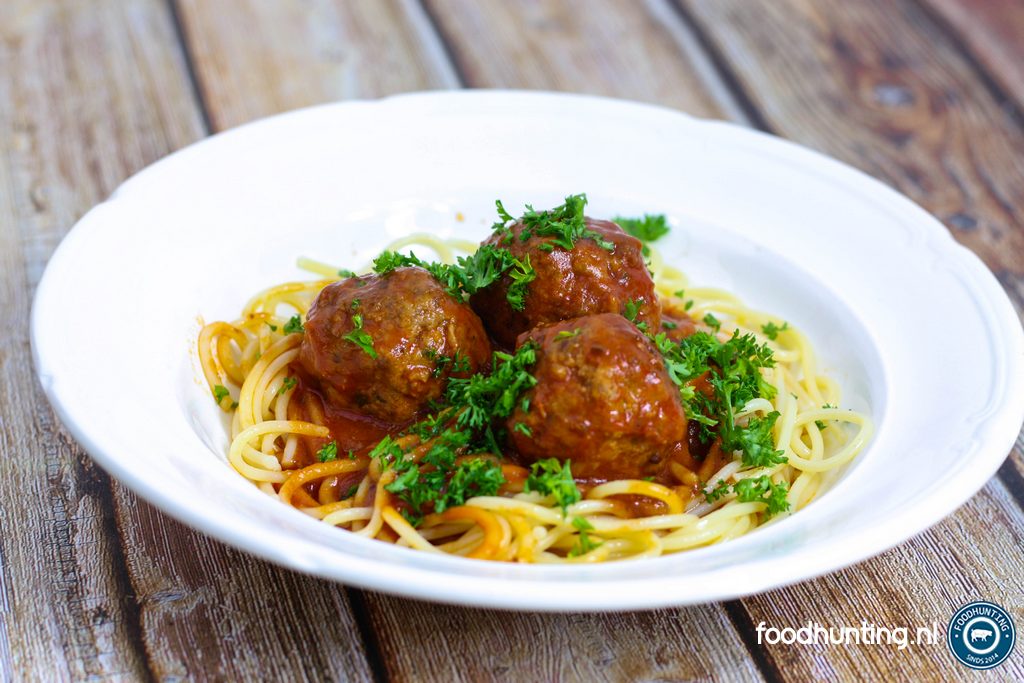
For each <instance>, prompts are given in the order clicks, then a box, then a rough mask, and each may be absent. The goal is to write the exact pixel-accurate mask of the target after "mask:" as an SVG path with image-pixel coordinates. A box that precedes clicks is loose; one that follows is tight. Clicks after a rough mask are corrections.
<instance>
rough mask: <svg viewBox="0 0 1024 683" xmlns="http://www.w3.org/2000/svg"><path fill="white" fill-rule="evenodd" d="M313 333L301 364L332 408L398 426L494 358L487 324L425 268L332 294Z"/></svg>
mask: <svg viewBox="0 0 1024 683" xmlns="http://www.w3.org/2000/svg"><path fill="white" fill-rule="evenodd" d="M360 324H361V328H360ZM305 327H306V334H305V337H304V339H303V340H302V346H301V349H300V351H299V360H300V362H301V363H302V366H303V368H304V369H305V370H306V371H307V372H308V373H309V374H310V375H312V376H313V377H315V378H317V379H318V380H319V381H320V384H321V387H322V389H323V391H324V395H325V398H326V399H327V400H328V402H329V403H330V404H332V405H334V406H336V407H339V408H343V409H347V410H353V411H356V412H359V413H363V414H365V415H370V416H373V417H375V418H378V419H380V420H384V421H386V422H391V423H396V424H397V423H402V422H406V421H408V420H411V419H412V418H414V417H416V415H417V414H418V413H420V412H421V411H423V410H424V409H425V408H427V405H428V403H429V402H430V401H432V400H436V399H438V398H440V397H441V393H442V392H443V391H444V386H445V381H446V380H447V378H448V376H449V375H456V376H468V375H469V374H472V373H474V372H476V371H478V370H479V369H480V368H481V367H483V366H485V365H486V364H487V363H488V361H489V360H490V356H491V345H490V342H489V341H488V340H487V335H486V334H485V332H484V328H483V325H482V324H481V322H480V319H479V318H477V317H476V314H475V313H473V311H472V310H471V309H470V308H469V306H467V305H466V304H464V303H462V302H460V301H457V300H455V299H454V298H452V296H451V295H449V294H448V293H447V292H446V291H445V290H444V288H443V287H442V286H441V284H440V283H438V281H437V280H435V279H434V277H433V276H432V275H430V273H428V272H427V271H425V270H423V269H422V268H398V269H396V270H394V271H392V272H390V273H388V274H386V275H363V276H360V277H353V278H349V279H347V280H342V281H340V282H335V283H333V284H330V285H328V286H327V287H324V289H323V291H321V292H320V294H319V296H317V298H316V301H314V302H313V306H312V308H310V309H309V315H308V317H307V320H306V324H305ZM442 358H447V359H454V362H453V361H445V360H440V359H442Z"/></svg>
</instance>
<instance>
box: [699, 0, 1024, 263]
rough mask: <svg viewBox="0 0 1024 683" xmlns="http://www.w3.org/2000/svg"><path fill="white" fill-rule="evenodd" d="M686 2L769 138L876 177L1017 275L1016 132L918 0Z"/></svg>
mask: <svg viewBox="0 0 1024 683" xmlns="http://www.w3.org/2000/svg"><path fill="white" fill-rule="evenodd" d="M683 6H684V7H686V8H687V11H688V12H689V13H691V14H692V15H693V17H694V19H695V20H696V21H697V22H698V25H699V26H700V28H701V29H702V30H703V31H705V32H706V34H707V35H708V36H709V37H710V38H711V40H712V41H713V44H714V45H715V46H717V49H718V50H720V51H721V54H722V55H723V57H724V58H725V59H726V60H728V62H729V64H730V65H731V67H732V69H733V70H734V72H735V75H736V78H737V79H738V81H739V82H740V84H741V85H742V86H743V88H744V89H745V90H746V92H747V93H748V95H749V97H750V99H751V101H752V103H753V105H754V106H755V107H756V108H757V109H758V110H759V111H760V112H761V114H762V116H763V118H764V120H765V122H766V123H767V125H768V126H769V127H770V128H771V129H772V130H773V131H774V132H777V133H779V134H781V135H784V136H785V137H788V138H791V139H793V140H796V141H798V142H801V143H803V144H806V145H808V146H810V147H814V148H816V149H819V150H822V151H824V152H826V153H828V154H831V155H833V156H836V157H838V158H840V159H843V160H844V161H847V162H849V163H851V164H853V165H855V166H857V167H859V168H861V169H863V170H864V171H866V172H868V173H870V174H871V175H874V176H876V177H878V178H881V179H883V180H885V181H887V182H888V183H890V184H892V185H893V186H895V187H896V188H897V189H899V190H900V191H901V192H904V193H905V194H907V195H908V196H910V197H911V198H912V199H914V200H915V201H917V202H918V203H920V204H921V205H923V206H924V207H925V208H927V209H928V210H929V211H931V212H932V213H934V214H935V215H936V216H938V217H939V218H940V219H941V220H943V221H944V222H945V223H946V224H947V225H948V226H949V227H950V229H951V231H952V233H953V236H954V237H956V239H957V240H959V241H960V242H961V243H963V244H964V245H966V246H967V247H969V248H970V249H971V250H973V251H974V252H975V253H977V254H978V255H979V256H980V257H981V258H982V259H983V260H984V261H985V263H987V264H988V265H989V267H990V268H992V269H993V270H994V271H995V272H996V273H997V274H998V275H1011V276H1013V277H1015V278H1019V277H1021V275H1022V273H1024V260H1022V259H1021V254H1024V220H1022V219H1021V217H1020V216H1019V215H1018V214H1017V212H1015V208H1014V207H1018V206H1021V205H1022V204H1024V183H1022V182H1021V178H1022V176H1024V136H1022V135H1021V131H1020V129H1019V128H1018V126H1017V125H1016V124H1015V122H1014V121H1013V120H1012V119H1011V118H1010V117H1009V116H1007V115H1006V114H1005V112H1003V111H1002V110H1001V109H1000V108H999V106H998V104H997V103H996V102H994V101H993V99H992V97H991V95H990V93H989V92H988V91H987V89H986V88H985V86H984V84H983V83H981V82H980V81H979V79H978V77H977V75H976V73H975V72H974V71H973V70H972V69H971V67H970V66H969V64H968V63H967V62H966V61H965V60H964V58H963V56H962V55H961V54H960V53H959V51H958V49H957V47H956V46H955V45H953V44H951V43H950V42H949V41H948V39H947V36H945V35H944V34H943V33H942V32H941V31H939V30H937V28H936V27H935V25H934V24H933V23H932V22H930V20H929V18H928V17H927V16H926V15H925V14H924V13H923V12H921V11H920V9H919V8H917V7H916V5H913V4H912V3H910V2H907V1H905V0H904V1H902V2H887V1H885V0H871V1H869V2H857V3H841V4H839V3H821V2H809V1H808V2H803V1H799V0H795V1H794V0H787V1H785V2H773V3H757V5H756V6H751V4H750V3H745V2H741V1H739V0H727V1H724V2H716V1H714V0H684V2H683ZM782 36H784V37H785V38H784V39H782V38H781V37H782Z"/></svg>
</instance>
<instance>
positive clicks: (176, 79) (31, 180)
mask: <svg viewBox="0 0 1024 683" xmlns="http://www.w3.org/2000/svg"><path fill="white" fill-rule="evenodd" d="M162 19H163V9H162V7H161V6H160V5H159V4H157V3H155V2H147V1H136V2H103V1H96V2H91V3H89V4H88V6H86V4H85V3H79V2H71V1H68V2H54V3H49V4H47V5H45V6H43V5H38V4H37V3H34V2H28V1H25V2H22V1H16V2H10V1H9V2H5V3H3V5H2V6H0V102H2V103H3V104H2V106H0V131H2V135H3V142H2V144H0V316H2V319H0V323H2V324H0V366H2V370H3V372H2V374H0V411H2V421H3V425H2V429H0V680H44V681H50V680H71V679H85V678H90V677H91V678H97V679H99V678H111V677H113V678H124V679H138V678H144V677H145V675H146V670H145V666H144V661H143V658H142V652H141V649H140V647H139V642H140V641H139V633H138V628H137V625H136V617H135V609H134V601H133V600H132V595H131V588H130V586H129V585H128V582H127V579H126V576H125V574H124V568H123V562H122V561H121V559H120V546H119V543H118V540H117V533H116V530H115V526H114V520H113V516H112V510H111V506H110V500H109V497H110V483H109V480H108V478H107V477H106V476H105V475H104V474H103V473H102V472H101V471H99V470H98V469H97V468H95V467H94V466H93V465H92V464H91V462H90V461H89V460H88V459H87V458H86V457H85V455H84V454H83V453H82V451H81V449H80V448H79V447H78V446H77V445H76V444H75V443H74V442H73V441H72V440H71V439H70V438H68V437H67V436H66V435H65V433H64V432H63V431H62V430H61V429H60V427H59V426H58V424H57V422H56V419H55V417H54V415H53V413H52V411H51V410H50V408H49V406H48V405H47V403H46V400H45V399H44V397H43V395H42V392H41V390H40V389H39V385H38V384H37V382H36V380H35V377H34V372H33V368H32V363H31V358H30V353H29V342H28V315H29V307H30V303H31V295H32V292H33V290H34V288H35V285H36V283H37V282H38V280H39V277H40V274H41V272H42V269H43V265H44V263H45V261H46V259H47V257H48V256H49V254H50V252H51V251H52V250H53V248H54V247H55V246H56V244H57V242H58V241H59V239H60V238H61V236H62V235H63V234H64V232H65V231H66V230H67V228H68V227H70V225H71V224H72V223H73V222H74V221H75V220H76V219H77V218H78V217H79V216H80V215H81V214H82V213H84V212H85V211H86V210H87V209H88V208H89V207H90V206H91V205H92V204H94V203H96V202H97V201H99V200H101V199H103V198H104V197H105V196H106V195H107V194H108V193H109V192H110V191H111V190H112V189H113V188H114V186H115V185H116V184H117V182H118V181H119V180H120V179H121V178H123V177H124V176H125V175H127V174H128V173H129V172H131V171H132V170H135V169H137V168H140V167H141V166H143V165H145V164H146V163H148V162H150V161H153V160H154V159H156V158H157V157H159V156H161V155H162V154H163V153H165V152H166V151H167V150H168V149H171V148H173V147H175V146H178V145H180V144H182V143H184V142H186V141H188V140H190V139H193V138H194V137H195V135H196V134H197V132H198V131H197V127H196V118H195V116H194V110H193V109H192V106H191V103H190V102H189V99H188V96H187V93H188V89H187V86H186V84H185V82H184V80H183V79H182V78H181V77H180V72H179V70H178V66H179V64H178V61H177V56H176V53H175V51H174V50H173V49H172V50H167V49H166V46H167V45H173V37H172V36H171V35H170V33H169V32H168V30H167V25H166V23H165V22H163V21H162Z"/></svg>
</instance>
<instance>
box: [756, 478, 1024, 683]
mask: <svg viewBox="0 0 1024 683" xmlns="http://www.w3.org/2000/svg"><path fill="white" fill-rule="evenodd" d="M1021 547H1024V518H1022V515H1021V514H1020V511H1019V508H1017V507H1016V505H1015V503H1014V501H1013V500H1012V498H1011V497H1010V496H1009V495H1008V494H1007V492H1006V489H1005V488H1004V487H1003V486H1001V485H1000V484H999V483H998V482H993V483H992V484H990V485H989V486H988V487H987V488H986V489H985V491H984V492H983V493H981V494H979V495H977V496H975V497H974V498H973V499H972V501H971V503H970V504H969V505H965V506H964V507H963V508H961V509H960V510H958V511H957V512H956V513H955V514H954V515H952V516H951V517H950V518H948V519H947V520H946V521H944V522H943V523H942V524H940V525H938V526H937V527H935V528H933V529H932V530H931V531H929V532H927V533H925V534H922V535H920V536H918V537H917V538H915V539H914V540H913V541H911V542H909V543H904V544H902V545H900V546H897V547H896V548H894V549H893V550H891V551H889V552H887V553H885V554H883V555H881V556H879V557H877V558H875V559H873V560H869V561H867V562H863V563H861V564H858V565H855V566H854V567H852V568H849V569H845V570H843V571H841V572H836V573H834V574H830V575H828V576H826V577H824V578H821V579H818V580H816V581H811V582H805V583H801V584H798V585H796V586H793V587H791V588H787V589H785V590H780V591H772V592H769V593H766V594H764V595H759V596H755V597H752V598H747V599H745V600H743V605H744V608H745V609H746V610H747V612H748V613H749V615H750V622H751V624H752V626H753V628H754V629H756V628H757V625H758V624H759V623H761V622H764V623H765V625H766V626H775V627H777V628H782V627H786V626H789V627H793V628H799V627H803V626H806V625H807V624H808V623H813V624H820V625H822V626H824V627H825V628H830V627H831V628H835V629H837V630H838V629H839V628H840V627H843V626H849V627H853V628H860V627H861V625H862V623H864V622H866V623H868V624H874V625H878V626H885V627H888V628H894V627H906V628H908V630H909V637H910V638H915V637H916V635H917V634H916V629H917V628H919V627H924V628H927V629H929V631H931V632H932V633H936V632H937V633H938V634H939V635H940V638H939V640H938V642H932V643H931V644H925V643H916V644H915V643H911V644H909V645H908V646H907V647H906V648H905V649H900V648H899V647H898V645H864V644H860V645H858V644H853V645H827V644H821V645H799V644H797V645H785V644H781V643H780V644H768V643H766V644H765V645H764V649H765V651H766V653H767V656H768V658H769V661H770V662H771V664H772V665H773V666H774V667H775V669H776V671H778V672H779V675H780V677H781V678H782V679H784V680H792V681H806V680H886V681H906V682H908V683H910V682H913V681H954V680H963V681H976V680H978V673H977V672H975V671H972V670H970V669H968V668H967V667H964V666H961V665H960V664H959V663H957V662H956V661H955V660H954V659H953V657H952V655H951V654H950V653H949V650H948V647H947V645H946V642H945V632H946V631H945V630H946V626H947V625H948V623H949V619H950V617H952V616H953V613H954V612H955V611H956V609H957V608H959V607H960V606H961V605H964V604H967V603H969V602H973V601H975V600H989V601H991V602H995V603H996V604H999V605H1002V606H1003V607H1005V608H1006V609H1007V610H1009V611H1010V613H1011V615H1012V616H1013V618H1014V621H1015V622H1016V623H1017V624H1020V623H1024V603H1022V601H1021V577H1024V555H1022V553H1021V552H1020V549H1021ZM896 642H897V643H899V641H898V640H897V641H896ZM994 673H995V672H994ZM997 673H998V677H999V680H1007V681H1009V680H1018V681H1019V680H1024V659H1022V658H1021V657H1018V656H1012V657H1010V658H1009V659H1008V660H1006V662H1004V663H1003V664H1002V665H1000V667H999V668H998V670H997Z"/></svg>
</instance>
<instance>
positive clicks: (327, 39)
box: [178, 0, 458, 130]
mask: <svg viewBox="0 0 1024 683" xmlns="http://www.w3.org/2000/svg"><path fill="white" fill-rule="evenodd" d="M178 6H179V13H180V16H181V20H182V24H183V27H184V29H185V35H186V42H187V45H188V47H189V49H190V51H191V53H192V59H193V62H194V64H195V68H196V71H197V74H198V77H199V82H200V88H201V92H202V93H203V96H204V100H205V102H206V104H207V107H208V109H209V113H210V119H211V121H212V123H213V125H214V128H216V129H217V130H223V129H225V128H230V127H232V126H237V125H239V124H241V123H244V122H246V121H250V120H252V119H255V118H260V117H262V116H268V115H270V114H275V113H277V112H280V111H284V110H287V109H296V108H298V107H304V106H308V105H312V104H319V103H321V102H330V101H333V100H339V99H360V98H373V97H382V96H385V95H390V94H394V93H398V92H405V91H409V90H426V89H434V88H453V87H458V77H457V76H456V74H455V72H454V71H453V70H452V68H451V66H450V64H449V62H448V59H447V56H446V55H445V53H444V50H443V48H442V46H441V44H440V43H439V42H438V40H437V36H436V34H435V33H434V32H433V31H432V30H431V27H430V21H429V19H428V17H427V16H426V15H425V14H424V12H423V10H422V8H421V7H420V6H419V4H418V3H417V2H415V0H387V1H386V2H378V1H377V0H356V1H355V2H330V1H329V0H314V1H312V2H303V3H294V2H253V1H252V0H221V1H220V2H217V3H215V4H214V3H208V2H202V1H201V0H179V2H178ZM257 36H258V37H259V39H258V40H257V39H254V37H257Z"/></svg>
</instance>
